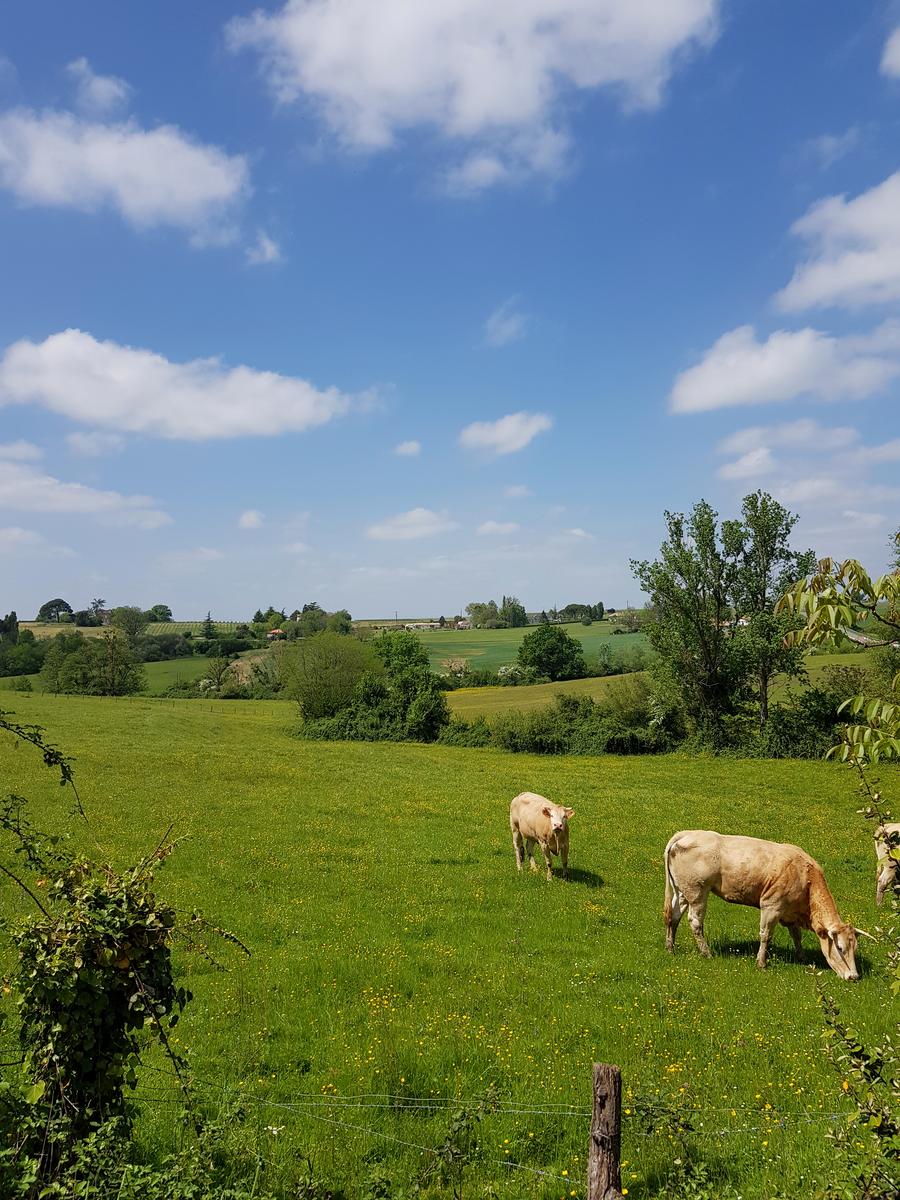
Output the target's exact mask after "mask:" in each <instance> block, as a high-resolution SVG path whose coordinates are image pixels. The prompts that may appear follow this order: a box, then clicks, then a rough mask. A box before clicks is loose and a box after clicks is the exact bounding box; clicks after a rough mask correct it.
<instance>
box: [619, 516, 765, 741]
mask: <svg viewBox="0 0 900 1200" xmlns="http://www.w3.org/2000/svg"><path fill="white" fill-rule="evenodd" d="M665 520H666V528H667V531H668V537H667V539H666V541H664V542H663V544H662V546H661V547H660V557H659V558H658V559H656V560H655V561H653V562H649V561H643V562H638V561H634V560H633V561H632V563H631V569H632V571H633V572H634V574H635V576H636V578H637V579H638V580H639V581H640V584H641V587H642V588H643V589H644V591H645V592H646V593H647V595H648V596H649V597H650V599H651V603H652V605H653V612H652V616H651V618H650V620H648V622H647V625H646V628H647V634H648V636H649V638H650V644H651V645H652V646H653V648H654V650H655V651H656V653H657V659H656V662H655V664H654V668H653V669H654V672H655V673H656V676H657V679H658V680H659V682H660V683H661V684H662V685H663V686H664V688H665V689H666V690H668V691H670V692H672V691H674V693H675V695H676V696H677V697H678V700H679V702H680V704H681V707H682V709H683V710H684V712H685V714H686V716H687V717H688V718H689V720H690V721H691V722H692V723H693V724H694V727H695V728H696V730H697V732H698V733H699V734H700V736H701V737H702V738H703V739H704V740H705V741H706V742H708V743H709V744H710V745H712V746H713V747H718V746H720V745H721V744H722V743H723V741H724V730H723V719H724V718H725V717H726V716H728V715H729V714H731V713H734V712H735V711H736V710H737V709H738V707H739V705H740V701H741V700H742V699H743V693H744V678H745V674H746V667H745V663H744V660H743V658H742V655H741V652H740V647H739V645H738V643H737V642H736V641H735V639H734V637H733V632H734V626H733V613H732V607H731V598H732V593H733V589H734V583H735V575H736V564H735V562H734V559H733V558H731V557H729V555H728V553H727V552H726V549H725V548H724V547H723V545H722V544H721V542H720V539H719V529H718V514H717V513H716V512H715V511H714V510H713V509H712V507H711V506H710V505H709V504H707V502H706V501H705V500H701V501H700V503H699V504H696V505H695V506H694V509H693V511H692V512H691V514H690V516H689V517H687V518H685V516H684V515H683V514H682V513H670V512H667V513H666V514H665Z"/></svg>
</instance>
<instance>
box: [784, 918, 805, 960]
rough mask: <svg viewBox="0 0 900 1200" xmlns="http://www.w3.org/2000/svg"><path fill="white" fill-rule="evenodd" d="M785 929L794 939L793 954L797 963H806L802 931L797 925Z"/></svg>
mask: <svg viewBox="0 0 900 1200" xmlns="http://www.w3.org/2000/svg"><path fill="white" fill-rule="evenodd" d="M787 928H788V929H789V930H790V934H791V937H792V938H793V939H794V953H795V954H796V955H797V962H806V955H805V954H804V953H803V930H802V929H801V928H800V926H799V925H788V926H787Z"/></svg>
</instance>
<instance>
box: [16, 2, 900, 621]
mask: <svg viewBox="0 0 900 1200" xmlns="http://www.w3.org/2000/svg"><path fill="white" fill-rule="evenodd" d="M898 129H900V6H897V5H892V4H873V5H865V6H856V5H845V4H839V3H837V2H836V0H829V2H827V3H825V4H822V3H821V0H819V2H815V0H795V2H793V3H791V4H788V5H786V4H784V3H783V2H782V0H756V2H755V3H750V2H749V0H732V2H727V0H723V2H718V0H493V3H491V4H489V5H488V4H485V3H484V2H483V0H433V2H432V3H429V4H427V5H423V4H421V3H418V2H416V0H380V2H379V4H377V5H372V4H371V3H370V2H369V0H292V2H289V3H285V2H284V0H277V2H271V3H269V4H267V5H264V6H263V7H260V8H257V9H254V8H253V6H252V5H249V4H240V3H235V2H218V3H215V4H213V3H210V2H208V0H207V3H201V4H197V5H190V6H187V5H172V4H159V5H148V6H141V8H140V9H135V8H134V7H133V6H125V5H121V4H118V3H106V2H103V0H92V2H91V3H71V4H66V5H60V4H58V3H50V2H46V0H31V3H29V4H28V5H16V6H7V11H6V12H5V13H4V16H3V18H2V20H0V278H2V281H3V286H2V288H0V582H2V588H0V608H2V609H3V610H4V611H5V610H7V609H9V608H11V607H14V608H16V609H17V610H18V612H19V613H20V615H22V616H24V615H31V614H32V613H33V612H34V611H36V609H37V607H38V606H39V605H40V604H41V603H42V602H43V601H44V600H46V599H48V598H49V597H51V596H56V595H62V596H63V597H65V598H67V599H68V600H69V601H70V602H71V603H72V604H73V605H74V606H75V607H81V606H83V605H86V604H87V603H88V602H89V601H90V599H91V598H92V597H93V596H98V595H99V596H102V597H104V598H105V599H106V600H107V601H108V602H109V603H110V604H119V603H122V604H127V603H136V604H141V605H150V604H153V603H157V602H165V603H169V604H170V605H171V606H172V607H173V609H174V610H175V615H176V616H177V617H181V618H184V619H187V618H191V617H196V616H198V615H203V614H204V613H205V612H206V611H207V609H211V610H212V612H213V614H214V615H217V616H219V617H220V618H222V619H234V618H241V617H245V616H247V615H249V614H250V613H252V611H253V610H254V609H255V608H256V607H257V606H258V605H262V606H263V607H265V606H266V605H268V604H269V603H274V604H276V605H278V606H281V605H287V606H288V607H289V608H293V607H295V606H297V605H299V604H302V603H303V602H305V601H308V600H312V599H315V600H317V601H319V603H321V604H323V605H324V606H326V607H329V608H335V607H340V606H346V607H348V608H349V609H350V610H351V612H353V613H354V615H358V616H378V615H387V614H392V613H393V612H394V611H395V610H399V611H400V612H401V613H406V614H407V615H426V614H429V615H430V614H435V615H437V614H438V613H442V612H443V613H446V614H449V613H452V612H454V611H459V610H461V609H462V608H463V607H464V606H465V604H466V603H467V602H468V601H469V600H473V599H486V598H488V597H491V596H496V597H499V596H500V594H501V593H503V592H506V593H510V592H512V593H515V594H517V595H518V596H520V598H521V599H522V601H523V602H524V603H525V605H526V606H527V607H528V608H543V607H548V606H549V605H552V604H554V603H557V604H560V605H561V604H564V603H567V602H568V601H571V600H578V601H591V602H593V601H596V600H603V601H604V602H605V603H606V604H608V605H609V604H614V605H617V606H621V605H623V604H625V603H626V602H628V601H630V602H632V603H636V602H638V601H639V599H640V596H639V592H638V589H637V587H636V585H635V584H634V583H633V581H632V579H631V575H630V571H629V567H628V562H629V559H630V558H631V557H636V558H642V557H646V556H648V555H652V554H653V553H654V552H655V550H656V548H657V547H658V544H659V541H660V539H661V536H662V528H663V523H662V513H663V510H664V509H667V508H668V509H676V510H680V509H684V508H686V507H689V506H690V505H691V504H692V503H693V502H694V501H696V500H697V499H699V498H701V497H706V498H708V499H709V500H711V501H712V502H713V503H714V504H715V505H716V506H717V507H718V508H719V510H720V511H721V512H722V513H723V514H725V515H733V514H735V513H736V511H737V509H738V506H739V502H740V498H741V496H742V495H744V494H745V493H746V492H748V491H751V490H753V489H754V488H756V487H764V488H767V489H768V490H770V491H772V492H773V493H774V494H775V495H777V496H779V498H781V499H782V500H783V501H784V502H785V503H786V504H788V505H789V507H791V508H792V509H793V510H794V511H796V512H798V513H800V514H801V518H802V519H801V523H800V525H799V526H798V530H797V542H798V544H802V545H813V546H814V547H815V548H816V549H817V550H818V551H819V552H820V553H822V554H824V553H833V554H838V555H844V554H851V553H852V554H855V555H859V556H861V557H863V558H865V559H866V560H867V562H869V564H870V565H871V566H872V567H873V568H882V567H883V566H884V565H885V563H886V560H887V549H886V545H887V539H888V535H889V532H890V531H891V530H892V529H894V528H896V527H897V525H898V523H900V519H898V514H900V503H898V499H900V487H898V477H900V469H898V466H900V439H898V438H897V437H896V436H895V435H896V433H897V422H896V413H897V398H898V396H900V174H897V173H898V172H900V154H898V151H897V146H898V137H897V134H898ZM398 448H399V449H398Z"/></svg>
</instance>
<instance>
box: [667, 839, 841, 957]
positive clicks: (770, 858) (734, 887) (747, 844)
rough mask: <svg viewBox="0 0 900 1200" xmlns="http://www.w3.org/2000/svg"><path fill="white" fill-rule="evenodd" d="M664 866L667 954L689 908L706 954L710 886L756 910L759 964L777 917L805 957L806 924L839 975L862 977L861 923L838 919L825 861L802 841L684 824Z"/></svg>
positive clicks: (731, 901) (716, 892) (671, 842)
mask: <svg viewBox="0 0 900 1200" xmlns="http://www.w3.org/2000/svg"><path fill="white" fill-rule="evenodd" d="M665 867H666V900H665V907H664V909H663V919H664V920H665V924H666V948H667V949H668V951H669V953H672V952H673V951H674V949H675V934H676V932H677V930H678V922H679V921H680V920H681V917H682V915H683V913H684V910H685V908H687V912H688V917H689V919H690V923H691V929H692V931H693V934H694V940H695V941H696V943H697V947H698V949H699V950H700V953H701V954H703V955H705V956H706V957H707V958H708V957H709V946H708V945H707V944H706V938H705V937H704V936H703V920H704V917H705V916H706V902H707V900H708V899H709V894H710V892H712V893H713V895H716V896H720V897H721V898H722V899H723V900H727V901H728V903H729V904H746V905H748V906H749V907H750V908H758V909H759V953H758V954H757V956H756V965H757V966H758V967H760V968H761V969H764V968H765V965H766V951H767V950H768V948H769V938H770V936H771V934H772V930H773V929H774V927H775V926H776V925H778V924H779V923H780V924H781V925H784V926H785V928H786V929H788V930H789V931H790V934H791V937H792V938H793V940H794V949H795V950H796V951H797V957H798V958H799V959H800V961H801V962H802V961H803V942H802V931H803V930H804V929H812V930H813V931H814V933H815V935H816V937H817V938H818V939H819V944H820V945H821V947H822V953H823V954H824V955H825V958H826V959H827V960H828V965H829V966H830V967H831V969H832V970H833V971H836V972H837V974H838V975H840V977H841V979H854V980H855V979H859V971H857V969H856V935H857V933H858V932H859V933H861V932H862V930H856V929H854V928H853V926H852V925H848V924H847V923H846V922H845V921H842V920H841V916H840V913H839V912H838V910H837V906H836V905H835V903H834V898H833V897H832V895H831V892H830V891H829V890H828V884H827V883H826V882H825V876H824V875H823V873H822V868H821V867H820V866H819V864H818V863H817V862H816V861H815V859H813V858H810V856H809V855H808V854H807V853H806V851H805V850H801V849H800V847H799V846H791V845H783V844H782V843H781V842H764V841H761V840H760V839H759V838H752V837H735V836H731V835H728V834H721V833H713V832H711V831H710V830H706V829H687V830H684V831H683V832H682V833H676V834H675V835H674V837H672V838H670V839H669V844H668V845H667V846H666V852H665Z"/></svg>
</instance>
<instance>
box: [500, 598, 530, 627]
mask: <svg viewBox="0 0 900 1200" xmlns="http://www.w3.org/2000/svg"><path fill="white" fill-rule="evenodd" d="M499 616H500V620H501V621H505V622H506V624H507V625H508V626H509V628H510V629H521V628H522V627H523V626H525V625H527V624H528V614H527V613H526V611H525V606H524V605H523V604H522V603H521V602H520V601H519V600H518V598H517V597H516V596H504V597H503V601H502V603H501V605H500V610H499Z"/></svg>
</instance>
